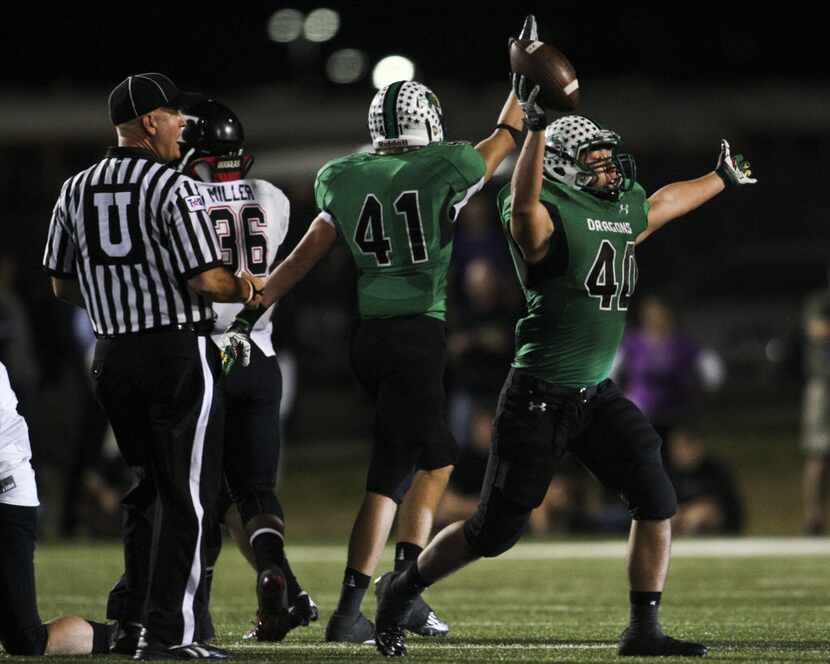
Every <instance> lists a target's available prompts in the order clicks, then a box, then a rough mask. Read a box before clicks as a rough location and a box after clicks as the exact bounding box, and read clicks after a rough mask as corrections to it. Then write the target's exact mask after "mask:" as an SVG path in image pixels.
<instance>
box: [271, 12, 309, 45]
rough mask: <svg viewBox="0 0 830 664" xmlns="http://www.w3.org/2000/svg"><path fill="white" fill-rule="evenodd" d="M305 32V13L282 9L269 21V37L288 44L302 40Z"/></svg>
mask: <svg viewBox="0 0 830 664" xmlns="http://www.w3.org/2000/svg"><path fill="white" fill-rule="evenodd" d="M302 32H303V13H302V12H300V11H297V10H296V9H280V10H279V11H276V12H274V13H273V14H272V15H271V18H270V19H268V37H270V39H271V40H272V41H275V42H280V43H281V44H287V43H289V42H293V41H295V40H297V39H299V38H300V35H301V34H302Z"/></svg>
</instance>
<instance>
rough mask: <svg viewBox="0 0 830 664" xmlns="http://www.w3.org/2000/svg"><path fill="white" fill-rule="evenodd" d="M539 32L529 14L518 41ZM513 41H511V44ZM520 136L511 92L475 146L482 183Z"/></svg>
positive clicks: (518, 113)
mask: <svg viewBox="0 0 830 664" xmlns="http://www.w3.org/2000/svg"><path fill="white" fill-rule="evenodd" d="M538 36H539V30H538V27H537V25H536V17H535V16H533V14H530V15H529V16H528V17H527V18H525V22H524V26H522V31H521V32H520V33H519V39H538ZM512 41H513V40H512V39H511V42H512ZM521 136H522V108H521V106H519V102H518V100H517V99H516V95H515V94H514V93H513V91H511V92H510V94H509V95H508V96H507V101H505V102H504V106H503V107H502V109H501V113H499V119H498V122H497V123H496V129H495V130H494V131H493V133H492V134H490V136H488V137H487V138H485V139H484V140H483V141H481V142H480V143H479V144H478V145H476V150H478V151H479V153H480V154H481V156H482V157H483V158H484V163H485V165H486V166H487V169H486V170H485V172H484V181H485V182H487V181H489V180H490V178H492V177H493V173H495V172H496V169H497V168H498V167H499V165H500V164H501V162H502V161H504V158H505V157H506V156H507V155H509V154H510V153H511V152H513V150H515V149H516V148H517V147H518V146H519V143H520V142H521Z"/></svg>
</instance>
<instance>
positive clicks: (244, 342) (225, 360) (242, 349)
mask: <svg viewBox="0 0 830 664" xmlns="http://www.w3.org/2000/svg"><path fill="white" fill-rule="evenodd" d="M250 334H251V326H250V324H249V323H247V322H245V321H243V320H240V319H239V318H235V319H234V321H233V322H232V323H231V324H230V325H228V329H227V330H225V333H224V334H223V335H222V336H221V337H220V339H219V347H220V348H221V349H222V373H223V374H225V375H226V376H227V375H228V374H229V373H230V371H231V369H233V367H234V365H235V364H236V363H237V362H239V363H240V364H241V365H242V366H243V367H247V366H248V365H249V364H250V363H251V336H250Z"/></svg>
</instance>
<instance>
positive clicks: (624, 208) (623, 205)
mask: <svg viewBox="0 0 830 664" xmlns="http://www.w3.org/2000/svg"><path fill="white" fill-rule="evenodd" d="M620 214H628V203H620Z"/></svg>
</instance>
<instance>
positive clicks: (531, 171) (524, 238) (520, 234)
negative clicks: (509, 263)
mask: <svg viewBox="0 0 830 664" xmlns="http://www.w3.org/2000/svg"><path fill="white" fill-rule="evenodd" d="M544 151H545V132H543V131H531V132H528V134H527V138H525V143H524V145H523V146H522V151H521V153H520V154H519V159H518V160H517V161H516V168H515V170H514V171H513V178H512V180H511V181H510V194H511V200H512V203H511V217H510V234H511V235H512V236H513V239H514V240H515V241H516V244H517V245H519V248H520V249H521V250H522V254H524V257H525V260H526V261H528V262H529V263H535V262H537V261H539V260H541V259H542V258H544V256H545V254H546V253H547V245H548V240H549V239H550V236H551V234H552V233H553V231H554V228H553V221H552V220H551V218H550V215H549V214H548V211H547V210H546V209H545V208H544V206H543V205H542V204H541V203H540V202H539V194H540V193H541V191H542V159H543V157H544Z"/></svg>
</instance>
